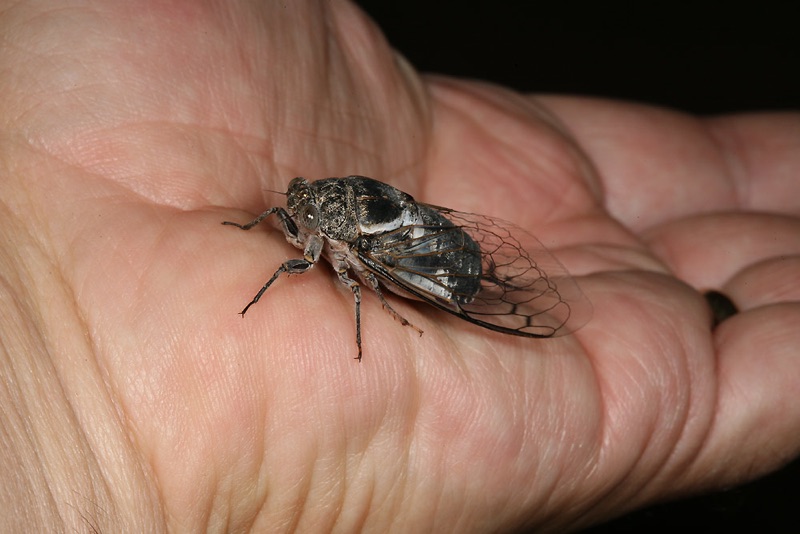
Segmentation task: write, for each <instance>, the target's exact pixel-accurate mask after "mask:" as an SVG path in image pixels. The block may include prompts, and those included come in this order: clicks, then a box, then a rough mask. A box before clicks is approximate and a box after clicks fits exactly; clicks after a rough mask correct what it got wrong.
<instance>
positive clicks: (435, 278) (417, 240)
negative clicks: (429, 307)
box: [360, 204, 592, 337]
mask: <svg viewBox="0 0 800 534" xmlns="http://www.w3.org/2000/svg"><path fill="white" fill-rule="evenodd" d="M420 207H421V208H423V209H425V210H432V211H431V212H432V213H433V212H435V213H436V214H438V215H439V216H441V217H439V218H440V219H446V221H443V222H444V224H445V225H446V226H445V225H443V224H441V223H437V224H425V225H410V226H404V227H403V228H400V229H398V230H395V231H393V232H389V233H387V234H385V235H383V236H381V238H380V239H379V240H377V241H376V242H375V243H373V244H372V245H373V246H372V247H371V248H368V249H365V250H364V251H362V254H360V255H361V257H362V261H363V262H364V264H365V265H366V266H367V267H368V268H369V269H370V270H371V271H372V272H374V273H375V274H376V275H378V276H379V277H380V278H382V279H384V281H389V282H391V283H392V284H394V285H396V286H398V287H399V288H400V289H402V290H403V291H405V292H407V293H410V294H411V295H413V296H415V297H417V298H419V299H421V300H424V301H426V302H428V303H430V304H433V305H434V306H436V307H438V308H440V309H443V310H445V311H447V312H449V313H452V314H454V315H457V316H459V317H461V318H463V319H465V320H467V321H470V322H472V323H475V324H478V325H480V326H483V327H485V328H489V329H491V330H496V331H500V332H504V333H507V334H513V335H519V336H527V337H552V336H560V335H565V334H568V333H570V332H573V331H574V330H576V329H577V328H579V327H581V326H583V325H584V324H585V323H586V322H587V321H588V320H589V318H590V317H591V313H592V306H591V304H590V303H589V301H588V300H587V299H586V297H585V296H584V295H583V293H582V292H581V290H580V288H579V287H578V284H577V283H576V282H575V280H574V279H573V278H572V277H571V276H570V275H569V273H567V271H566V269H565V268H564V267H563V266H562V265H561V263H559V261H558V260H556V259H555V258H554V257H553V255H552V254H551V253H550V252H548V251H547V249H546V248H545V247H544V245H542V244H541V243H540V242H539V241H538V240H537V239H536V238H535V237H533V236H532V235H530V234H529V233H527V232H525V231H524V230H522V229H521V228H519V227H516V226H514V225H512V224H511V223H508V222H506V221H502V220H499V219H494V218H492V217H488V216H485V215H477V214H472V213H462V212H458V211H454V210H451V209H448V208H441V207H438V206H430V205H427V204H420ZM447 221H449V223H450V224H448V223H447ZM478 262H479V264H480V268H477V267H476V265H477V263H478ZM389 287H390V288H391V285H389Z"/></svg>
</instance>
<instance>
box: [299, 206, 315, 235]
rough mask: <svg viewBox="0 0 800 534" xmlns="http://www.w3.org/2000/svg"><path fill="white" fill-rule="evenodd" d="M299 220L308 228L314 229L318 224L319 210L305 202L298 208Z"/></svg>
mask: <svg viewBox="0 0 800 534" xmlns="http://www.w3.org/2000/svg"><path fill="white" fill-rule="evenodd" d="M300 222H301V223H302V225H303V226H305V227H306V228H308V229H309V230H316V229H317V226H319V210H318V209H317V207H316V206H314V205H311V204H306V205H305V206H303V208H302V209H301V210H300Z"/></svg>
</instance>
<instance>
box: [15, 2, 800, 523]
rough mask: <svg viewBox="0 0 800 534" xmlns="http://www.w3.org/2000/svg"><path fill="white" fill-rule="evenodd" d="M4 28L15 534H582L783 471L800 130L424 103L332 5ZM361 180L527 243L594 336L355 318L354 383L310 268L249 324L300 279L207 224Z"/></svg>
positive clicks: (141, 6) (282, 251)
mask: <svg viewBox="0 0 800 534" xmlns="http://www.w3.org/2000/svg"><path fill="white" fill-rule="evenodd" d="M3 4H4V5H3V6H2V9H0V35H2V36H3V37H2V39H3V45H2V47H0V72H2V75H0V94H2V95H3V98H2V99H0V116H2V120H3V127H2V129H0V132H2V133H0V135H2V142H1V143H0V164H1V166H0V169H2V171H0V172H2V180H0V184H2V185H0V187H2V194H0V199H2V205H1V206H0V217H2V222H1V223H0V229H1V230H0V235H2V244H0V273H1V274H2V282H3V283H2V306H0V340H2V344H1V345H0V380H1V381H2V382H1V384H2V387H0V418H1V419H2V420H0V435H1V436H2V440H0V443H2V445H0V446H1V447H2V452H1V453H0V462H2V464H0V469H2V472H1V473H0V478H2V480H3V484H2V485H0V506H2V509H0V522H1V523H0V530H1V531H4V532H5V531H21V530H27V531H53V530H57V529H63V530H66V531H91V530H92V529H96V530H98V531H103V532H112V531H128V532H137V531H138V532H156V531H161V530H170V529H172V530H175V531H202V530H206V529H208V530H211V531H221V530H233V531H240V530H243V529H247V528H253V529H256V530H267V529H269V530H282V529H286V530H289V529H293V528H294V529H298V530H304V531H314V532H321V531H326V530H334V531H339V532H348V531H352V530H356V529H359V528H360V529H364V530H366V531H374V532H384V531H397V532H405V531H419V532H423V531H431V530H432V531H436V532H447V531H456V532H469V531H485V530H501V531H502V530H507V529H512V528H515V527H519V526H522V525H528V526H535V527H540V528H543V529H548V528H549V529H556V528H566V527H571V528H575V527H578V526H585V525H588V524H591V523H593V522H597V521H599V520H602V519H604V518H608V517H611V516H614V515H617V514H620V513H623V512H625V511H626V510H629V509H632V508H634V507H637V506H642V505H644V504H646V503H648V502H652V501H654V500H658V499H664V498H668V497H675V496H678V495H681V494H686V493H691V492H697V491H702V490H708V489H712V488H717V487H721V486H727V485H732V484H737V483H741V482H744V481H747V480H750V479H753V478H754V477H757V476H759V475H761V474H764V473H767V472H769V471H770V470H773V469H776V468H778V467H780V466H781V465H783V464H784V463H786V462H787V461H789V460H790V459H792V458H793V457H795V456H796V455H797V454H798V451H799V450H800V403H797V402H796V399H797V398H798V393H800V355H799V354H798V350H797V349H798V347H800V329H798V328H797V324H800V305H798V299H800V281H799V280H800V277H798V275H797V273H798V272H800V260H798V258H799V257H800V256H799V255H798V252H799V251H800V240H798V239H797V236H798V235H800V217H798V213H800V180H798V179H797V177H798V176H800V116H799V115H797V114H790V113H785V114H772V115H739V116H728V117H718V118H706V119H700V118H696V117H690V116H687V115H684V114H680V113H677V112H672V111H666V110H661V109H654V108H650V107H646V106H641V105H634V104H625V103H618V102H609V101H598V100H590V99H581V98H569V97H544V96H520V95H517V94H514V93H512V92H509V91H506V90H503V89H501V88H498V87H493V86H488V85H481V84H476V83H472V82H465V81H459V80H452V79H445V78H436V77H429V76H421V75H420V74H418V73H417V72H415V71H414V70H413V68H412V67H410V66H409V65H407V64H405V63H404V62H402V61H399V60H398V58H397V56H396V55H395V54H394V53H393V51H392V50H391V49H390V47H389V45H388V44H387V43H386V42H385V41H384V40H383V38H382V36H381V34H380V31H379V30H378V29H377V28H376V27H375V26H374V25H373V24H372V23H371V22H370V21H369V20H367V19H366V18H365V17H363V16H362V14H361V13H360V12H359V11H358V10H357V9H356V8H354V7H353V6H352V5H350V4H348V3H346V2H342V1H332V2H301V1H292V2H252V3H245V2H236V3H234V2H206V3H202V4H201V3H199V2H195V1H192V0H186V1H182V2H181V1H175V2H146V1H143V2H108V1H104V2H95V3H92V2H89V3H87V2H74V4H75V5H74V6H72V7H71V6H70V4H71V3H70V2H69V1H67V2H65V1H63V0H60V1H59V2H4V3H3ZM87 4H88V5H87ZM356 173H358V174H363V175H368V176H371V177H373V178H377V179H380V180H382V181H385V182H388V183H391V184H392V185H395V186H396V187H399V188H401V189H403V190H405V191H407V192H409V193H410V194H412V195H414V196H415V197H416V198H417V199H418V200H422V201H426V202H430V203H434V204H440V205H446V206H449V207H452V208H455V209H459V210H462V211H478V212H482V213H487V214H490V215H495V216H499V217H502V218H504V219H508V220H511V221H513V222H514V223H516V224H517V225H519V226H522V227H524V228H527V229H528V230H530V231H531V232H533V233H535V234H536V235H537V236H538V237H539V238H540V239H541V240H542V241H543V242H544V244H545V245H547V246H548V247H550V249H551V251H552V252H553V253H554V254H555V255H557V256H558V257H559V258H560V260H561V261H562V262H563V263H564V265H565V266H566V267H567V268H568V269H569V270H570V271H571V272H572V273H573V274H574V275H575V276H576V277H577V279H578V281H579V283H580V284H581V287H582V288H583V290H584V293H585V294H586V295H587V297H588V298H589V300H590V301H591V302H592V305H593V307H594V313H593V316H592V319H591V320H590V321H589V322H588V324H586V325H585V326H584V327H583V328H581V329H579V330H578V331H577V332H576V333H575V334H574V335H571V336H565V337H560V338H557V339H552V340H544V341H541V340H530V339H522V338H517V337H511V336H504V335H501V334H497V333H493V332H488V331H486V330H483V329H480V328H478V327H475V326H473V325H470V324H468V323H466V322H464V321H461V320H459V319H458V318H455V317H451V316H448V315H446V314H444V313H441V312H433V311H432V310H431V309H430V308H428V307H425V306H424V305H419V304H410V303H408V302H406V301H403V300H402V299H399V298H394V297H390V298H391V299H392V305H393V306H394V307H395V308H396V309H397V310H398V312H399V313H401V314H402V315H403V316H404V317H406V318H407V319H408V320H409V321H411V322H412V323H413V324H415V325H417V326H418V327H420V328H421V329H422V330H424V334H423V335H422V336H421V337H420V336H419V335H418V334H417V333H416V332H415V331H414V330H413V329H411V328H408V327H404V326H402V325H401V324H399V323H398V322H397V321H395V320H394V319H393V318H392V316H391V315H390V314H389V313H386V312H385V311H383V310H382V309H381V306H380V302H379V300H378V299H377V298H376V297H375V295H373V294H371V293H370V292H369V291H368V290H366V289H365V291H364V298H363V308H362V313H363V317H364V319H363V330H364V331H363V336H364V359H363V361H362V362H361V363H360V364H359V363H358V362H357V361H355V360H354V359H353V356H354V355H355V339H354V320H353V299H352V295H351V294H350V292H349V291H348V290H346V289H343V288H342V287H340V284H338V282H337V281H336V280H335V275H334V274H333V273H332V271H331V270H330V269H329V268H327V267H324V266H322V265H318V266H316V267H314V268H313V269H312V270H311V271H310V272H308V273H306V274H304V275H302V276H293V277H282V278H281V279H280V280H278V281H277V282H276V283H275V284H274V285H273V286H272V287H271V288H270V289H269V291H268V292H267V293H265V295H264V297H263V298H262V299H261V300H260V301H259V303H258V304H257V305H255V306H253V307H252V308H251V309H250V310H249V311H248V313H247V315H246V317H245V318H244V319H242V318H241V317H240V316H239V315H238V312H239V311H240V310H241V309H242V307H243V306H244V305H245V304H246V303H247V302H248V301H249V300H250V299H251V298H252V296H253V295H254V293H255V292H256V291H257V290H258V288H259V287H260V286H261V285H262V284H263V283H264V281H265V280H266V279H267V278H268V277H269V276H270V275H271V274H272V273H273V272H274V270H275V269H276V268H277V266H278V265H280V264H281V263H282V262H283V261H285V260H286V259H288V258H292V257H299V251H297V250H296V249H294V248H293V247H291V246H289V245H288V244H287V243H286V242H285V241H284V239H283V236H282V233H281V232H280V231H278V230H275V229H274V228H273V229H270V225H269V224H266V225H259V227H257V228H256V229H254V230H251V231H249V232H241V231H239V230H237V229H236V228H232V227H226V226H222V225H221V224H220V222H221V221H223V220H235V221H239V222H246V221H248V220H250V219H252V217H253V216H254V214H257V213H260V212H261V211H263V209H264V208H266V207H270V206H273V205H281V204H282V203H283V202H284V201H285V198H284V197H282V196H280V195H276V194H274V193H270V192H268V191H267V189H272V190H278V191H285V189H286V185H287V184H288V182H289V180H290V179H291V178H293V177H294V176H299V175H301V176H305V177H307V178H309V179H316V178H322V177H327V176H342V175H346V174H356ZM709 288H716V289H719V290H722V291H724V292H725V293H727V294H728V295H730V296H731V297H732V299H733V300H734V301H735V302H736V304H737V306H738V307H739V308H740V310H741V313H739V314H738V315H736V316H734V317H732V318H731V319H729V320H728V321H726V322H724V323H722V324H721V325H720V326H719V327H718V328H717V329H716V330H714V331H712V329H711V328H710V326H709V325H710V312H709V310H708V308H707V306H706V304H705V302H704V300H703V298H702V296H701V293H700V291H701V290H704V289H709Z"/></svg>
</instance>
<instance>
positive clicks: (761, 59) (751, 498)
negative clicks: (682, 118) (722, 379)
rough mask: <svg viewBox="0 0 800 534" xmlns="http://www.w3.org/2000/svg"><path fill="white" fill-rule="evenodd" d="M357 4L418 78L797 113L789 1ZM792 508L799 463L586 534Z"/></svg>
mask: <svg viewBox="0 0 800 534" xmlns="http://www.w3.org/2000/svg"><path fill="white" fill-rule="evenodd" d="M357 3H358V4H359V5H360V6H361V7H362V8H363V9H364V10H365V11H366V12H367V13H369V14H370V16H371V17H372V18H373V19H374V20H375V22H376V23H377V24H378V26H379V27H380V28H381V29H382V30H383V32H384V34H385V35H386V37H387V39H388V40H389V42H390V43H391V44H392V45H393V46H394V47H395V48H396V49H397V50H399V51H400V52H401V53H402V54H403V55H404V56H405V57H406V58H407V59H408V60H409V61H410V62H411V63H412V64H413V65H414V66H415V67H416V68H417V69H418V70H420V71H423V72H436V73H442V74H449V75H453V76H460V77H467V78H478V79H483V80H488V81H491V82H494V83H498V84H501V85H505V86H508V87H511V88H514V89H517V90H519V91H524V92H545V93H548V92H558V93H572V94H582V95H595V96H604V97H611V98H619V99H626V100H636V101H640V102H647V103H652V104H657V105H662V106H668V107H673V108H678V109H681V110H684V111H687V112H691V113H698V114H717V113H731V112H744V111H768V110H787V109H794V110H798V109H800V76H799V74H800V17H798V16H797V15H795V14H794V12H793V11H794V10H793V8H794V9H796V8H797V4H796V3H795V2H785V3H783V4H778V3H774V4H770V3H759V4H755V3H753V2H748V3H742V4H740V5H741V6H742V7H735V6H733V5H730V4H728V3H723V2H719V3H716V4H715V5H709V4H704V3H700V4H693V5H686V6H683V5H649V4H647V5H645V4H644V3H642V5H627V6H624V7H623V6H619V5H614V4H605V5H600V3H592V4H588V3H587V4H586V5H585V6H584V5H583V4H582V3H579V2H553V1H552V0H551V1H550V2H547V3H544V2H521V1H517V2H511V1H505V2H499V1H495V2H436V1H435V0H432V1H428V2H422V1H419V0H405V1H402V2H392V1H390V0H360V1H358V2H357ZM687 4H688V3H687ZM799 401H800V400H799ZM798 507H800V461H798V460H796V461H795V462H794V463H792V464H791V465H789V466H788V467H786V468H784V469H783V470H781V471H779V472H777V473H775V474H772V475H770V476H767V477H764V478H762V479H760V480H757V481H755V482H752V483H750V484H747V485H745V486H742V487H738V488H734V489H730V490H727V491H724V492H719V493H714V494H710V495H705V496H702V497H695V498H692V499H686V500H682V501H677V502H672V503H666V504H660V505H656V506H652V507H650V508H647V509H644V510H640V511H637V512H634V513H632V514H629V515H627V516H625V517H622V518H620V519H617V520H615V521H612V522H610V523H606V524H604V525H599V526H597V527H594V528H592V529H589V530H588V531H586V532H589V533H594V534H600V533H617V532H640V531H648V532H657V531H662V532H665V531H675V530H677V529H691V531H702V532H727V531H731V530H739V531H744V532H797V531H800V522H799V521H798V514H797V509H798Z"/></svg>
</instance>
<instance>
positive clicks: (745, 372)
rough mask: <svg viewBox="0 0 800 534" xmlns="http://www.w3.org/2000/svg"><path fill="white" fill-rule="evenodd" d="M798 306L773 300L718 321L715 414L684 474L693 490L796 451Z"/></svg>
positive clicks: (765, 468) (750, 472) (773, 464)
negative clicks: (703, 439)
mask: <svg viewBox="0 0 800 534" xmlns="http://www.w3.org/2000/svg"><path fill="white" fill-rule="evenodd" d="M799 321H800V304H798V303H797V301H795V302H793V303H781V304H773V305H770V306H764V307H760V308H757V309H754V310H750V311H746V312H743V313H741V314H739V315H737V316H735V317H732V318H731V319H729V320H728V321H726V322H724V323H722V324H721V325H720V326H719V328H718V330H717V332H716V337H715V344H716V349H717V353H718V355H719V360H718V368H719V373H718V376H719V393H718V403H717V415H716V418H715V421H714V424H713V426H712V428H711V430H710V432H709V435H708V438H707V440H706V443H705V445H704V447H703V448H702V450H701V452H700V454H699V455H698V458H697V460H696V461H695V462H694V463H693V465H692V466H691V468H690V469H688V470H687V472H686V477H685V479H684V480H685V481H687V482H688V483H689V484H690V485H691V486H693V489H697V488H698V487H719V486H725V485H731V484H736V483H740V482H742V481H745V480H749V479H751V478H753V477H755V476H758V475H760V474H763V473H766V472H769V471H771V470H773V469H776V468H778V467H780V466H782V465H783V464H785V463H786V462H788V461H789V460H790V459H792V458H794V457H796V456H797V454H798V453H800V404H798V403H797V396H798V393H800V358H798V354H797V347H798V346H800V330H798V329H797V324H798V322H799Z"/></svg>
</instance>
